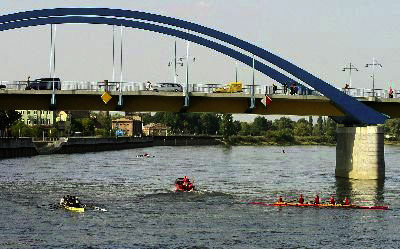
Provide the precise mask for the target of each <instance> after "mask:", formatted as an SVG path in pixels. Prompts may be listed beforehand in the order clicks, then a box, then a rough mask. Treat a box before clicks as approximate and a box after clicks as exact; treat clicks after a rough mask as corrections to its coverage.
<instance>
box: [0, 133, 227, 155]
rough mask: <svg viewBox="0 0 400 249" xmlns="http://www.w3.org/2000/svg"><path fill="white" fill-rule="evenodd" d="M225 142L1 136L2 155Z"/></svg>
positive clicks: (218, 141) (203, 138)
mask: <svg viewBox="0 0 400 249" xmlns="http://www.w3.org/2000/svg"><path fill="white" fill-rule="evenodd" d="M218 144H222V141H221V137H219V136H166V137H165V136H154V137H117V138H98V137H70V138H60V139H58V140H56V141H33V140H32V138H1V139H0V159H2V158H12V157H26V156H35V155H39V154H40V155H47V154H72V153H86V152H98V151H111V150H123V149H133V148H145V147H152V146H201V145H218Z"/></svg>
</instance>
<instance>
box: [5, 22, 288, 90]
mask: <svg viewBox="0 0 400 249" xmlns="http://www.w3.org/2000/svg"><path fill="white" fill-rule="evenodd" d="M63 23H88V24H107V25H118V26H120V25H122V26H124V27H130V28H137V29H143V30H148V31H153V32H158V33H161V34H168V35H172V36H175V37H178V38H182V39H185V40H188V41H192V42H194V43H197V44H199V45H202V46H205V47H208V48H211V49H214V50H215V51H218V52H220V53H223V54H225V55H228V56H230V57H232V58H234V59H236V60H238V61H240V62H243V63H244V64H246V65H248V66H252V60H253V58H252V57H250V56H247V55H244V54H242V53H240V52H238V51H236V50H234V49H232V48H229V47H226V46H223V45H221V44H219V43H216V42H213V41H210V40H207V39H205V38H203V37H200V36H196V35H193V34H190V33H186V32H183V31H179V30H175V29H171V28H168V27H164V26H159V25H156V24H151V23H144V22H138V21H132V20H124V19H116V18H104V17H85V16H73V17H49V18H38V19H29V20H23V21H18V22H9V23H3V24H0V31H6V30H10V29H17V28H24V27H32V26H40V25H46V24H63ZM254 62H255V63H254V67H255V69H256V70H258V71H260V72H262V73H263V74H265V75H268V76H269V77H271V78H272V79H274V80H276V81H277V82H280V83H282V84H283V83H287V82H295V80H293V79H291V78H289V77H287V76H286V75H284V74H282V73H280V72H278V71H276V70H275V69H273V68H271V67H269V66H267V65H265V64H263V63H261V62H259V61H257V60H255V61H254Z"/></svg>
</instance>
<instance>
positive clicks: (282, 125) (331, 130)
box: [143, 112, 336, 144]
mask: <svg viewBox="0 0 400 249" xmlns="http://www.w3.org/2000/svg"><path fill="white" fill-rule="evenodd" d="M143 123H144V124H148V123H161V124H164V125H165V126H167V127H170V128H171V132H172V133H173V134H204V135H221V136H223V138H224V139H225V141H226V142H228V143H231V144H247V143H251V144H254V143H255V144H259V143H266V144H284V143H290V144H293V143H324V144H333V143H335V142H336V123H335V122H334V121H333V120H332V119H330V118H323V117H318V119H317V120H316V123H315V124H314V122H313V118H312V117H309V118H308V120H307V119H305V118H301V119H299V120H298V121H293V120H291V119H290V118H287V117H281V118H280V119H275V120H273V121H272V120H268V119H267V118H266V117H264V116H257V117H256V118H255V119H254V121H253V122H251V123H248V122H240V121H237V120H234V119H233V116H232V114H215V113H162V112H157V113H156V114H155V115H153V116H152V115H150V114H147V115H145V116H143Z"/></svg>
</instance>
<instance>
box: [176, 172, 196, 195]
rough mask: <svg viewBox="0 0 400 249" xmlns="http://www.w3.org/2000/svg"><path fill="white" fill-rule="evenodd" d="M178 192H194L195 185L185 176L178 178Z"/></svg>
mask: <svg viewBox="0 0 400 249" xmlns="http://www.w3.org/2000/svg"><path fill="white" fill-rule="evenodd" d="M175 184H176V191H184V192H187V191H191V190H194V185H193V183H192V182H190V180H189V178H188V177H187V176H185V177H184V178H178V179H176V181H175Z"/></svg>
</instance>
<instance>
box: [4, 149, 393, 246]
mask: <svg viewBox="0 0 400 249" xmlns="http://www.w3.org/2000/svg"><path fill="white" fill-rule="evenodd" d="M282 149H283V148H282V147H274V146H265V147H257V146H247V147H246V146H237V147H231V148H225V147H222V146H199V147H151V148H143V149H130V150H121V151H106V152H98V153H86V154H69V155H41V156H35V157H30V158H16V159H7V160H0V207H1V208H0V217H1V219H0V248H146V249H147V248H191V249H195V248H339V247H340V248H398V247H399V245H400V233H399V225H400V198H399V195H400V168H399V161H400V147H396V146H385V159H386V179H385V181H384V182H377V181H355V180H352V181H349V180H344V179H336V178H335V153H336V151H335V147H329V146H290V147H285V148H284V149H285V152H286V153H282ZM145 152H146V153H149V154H151V155H153V156H154V157H152V158H136V156H137V155H138V154H143V153H145ZM183 175H187V176H189V177H191V178H193V179H194V181H195V184H196V187H197V189H198V190H199V191H197V192H195V193H175V192H173V191H172V190H173V188H174V185H173V182H174V180H175V179H176V178H177V177H182V176H183ZM300 193H302V194H303V195H304V196H305V199H306V200H307V201H308V200H311V199H312V198H313V196H314V195H315V194H316V193H318V194H320V197H321V198H322V199H323V201H327V200H328V199H329V197H330V195H331V194H333V195H335V197H336V198H337V199H343V198H344V197H345V196H349V197H350V199H351V200H352V202H353V203H355V204H359V205H389V206H390V207H391V210H388V211H380V210H357V209H319V208H295V207H284V208H279V207H266V206H260V205H250V204H248V203H249V202H252V201H263V202H274V201H275V200H276V199H277V197H278V196H279V195H282V197H283V198H284V199H285V200H288V201H294V200H296V198H297V197H298V195H299V194H300ZM67 194H72V195H77V196H79V197H80V199H81V201H82V202H84V203H86V204H88V205H90V206H96V207H100V208H101V209H105V210H107V211H101V210H94V209H90V210H87V211H86V212H84V213H74V212H69V211H66V210H63V209H59V208H57V206H56V204H57V202H58V201H59V199H60V198H61V197H62V196H63V195H67Z"/></svg>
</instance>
